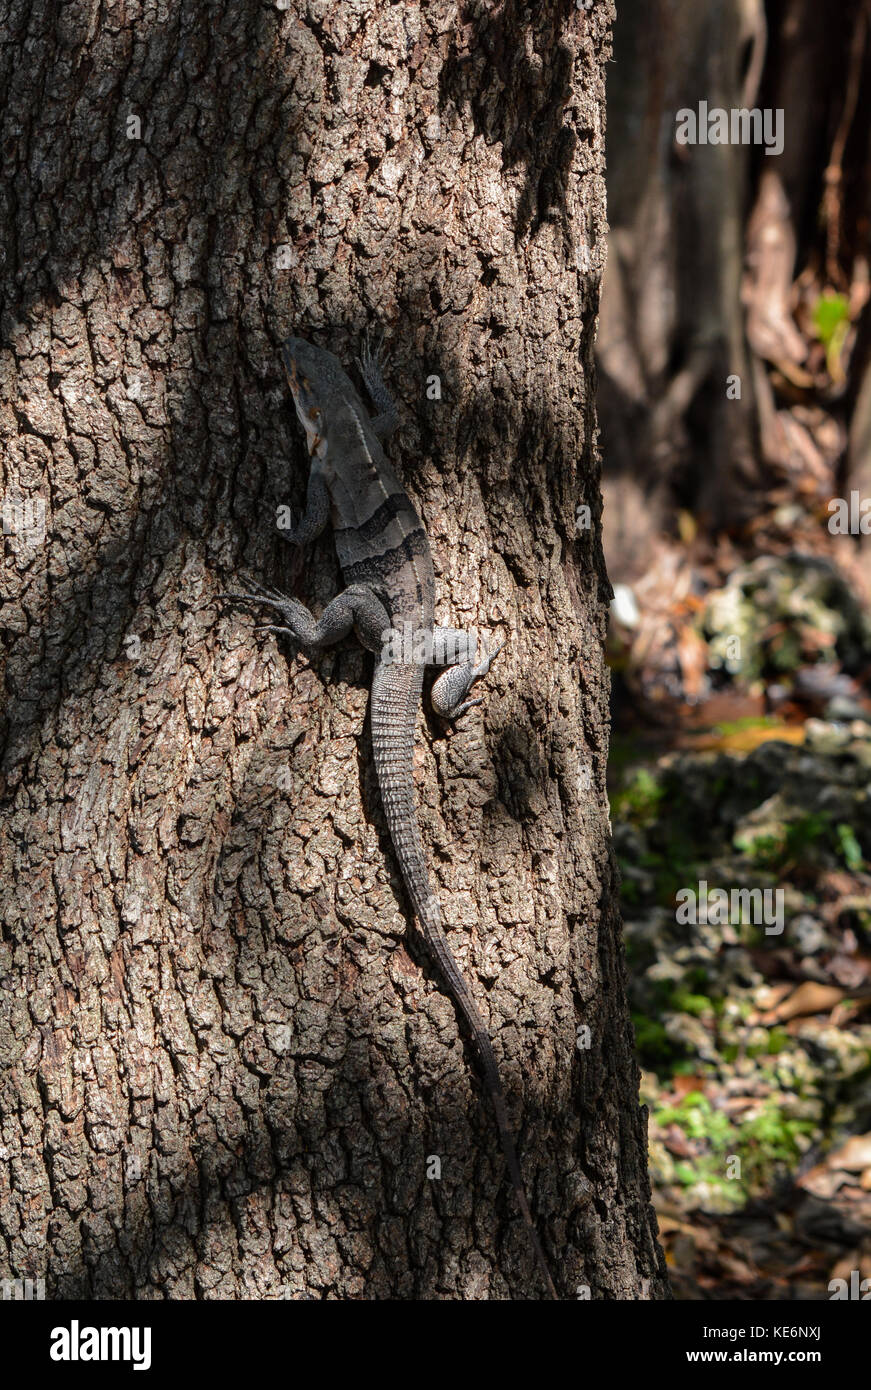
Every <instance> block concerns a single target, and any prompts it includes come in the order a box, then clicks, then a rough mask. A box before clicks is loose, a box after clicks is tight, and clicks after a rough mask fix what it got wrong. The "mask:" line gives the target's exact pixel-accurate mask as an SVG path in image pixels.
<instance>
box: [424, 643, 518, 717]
mask: <svg viewBox="0 0 871 1390" xmlns="http://www.w3.org/2000/svg"><path fill="white" fill-rule="evenodd" d="M504 645H505V643H504V642H500V643H499V646H498V647H494V648H493V650H492V651H491V652H488V653H487V655H486V656H484V657H483V658H482V659H481V660H480V661H476V660H475V656H476V643H475V637H474V634H472V633H466V632H462V631H457V630H455V629H453V628H436V629H435V631H434V633H433V664H434V665H447V670H445V671H443V672H442V674H441V675H440V676H439V677H438V679H437V680H436V681H435V682H434V683H433V687H432V692H431V694H430V703H431V704H432V707H433V710H434V711H435V713H436V714H437V715H439V716H440V717H441V718H442V719H449V720H452V719H459V717H460V715H462V714H465V713H466V711H467V710H470V709H472V708H473V706H474V705H480V704H482V703H483V701H481V700H467V699H466V696H467V695H468V693H469V691H470V690H471V688H472V686H473V685H474V684H475V681H478V680H480V679H481V677H482V676H486V674H487V672H488V671H489V670H490V667H491V666H492V664H493V662H494V661H495V660H496V657H497V656H498V655H499V653H500V652H501V650H502V648H503V647H504ZM449 662H450V663H452V664H448V663H449Z"/></svg>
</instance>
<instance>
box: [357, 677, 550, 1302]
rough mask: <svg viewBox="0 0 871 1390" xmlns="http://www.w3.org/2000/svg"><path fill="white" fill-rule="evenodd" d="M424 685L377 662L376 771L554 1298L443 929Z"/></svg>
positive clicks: (484, 1050)
mask: <svg viewBox="0 0 871 1390" xmlns="http://www.w3.org/2000/svg"><path fill="white" fill-rule="evenodd" d="M422 686H423V667H422V666H419V665H416V664H414V663H400V662H397V663H383V662H379V663H377V664H376V667H375V675H374V678H373V681H372V705H371V712H372V748H373V753H374V758H375V770H376V773H377V776H378V785H379V787H380V790H381V800H382V803H383V806H384V815H385V817H386V820H387V825H388V828H389V830H390V837H391V839H392V841H393V847H394V849H395V851H396V857H397V859H398V860H399V867H400V869H401V871H402V877H403V879H404V881H405V886H406V889H407V891H408V895H409V897H410V898H411V903H412V906H413V908H414V911H415V914H416V915H417V918H418V920H419V921H420V924H421V927H422V929H423V934H424V938H425V940H426V943H427V945H428V946H429V949H430V951H431V952H432V954H433V956H434V957H435V959H436V961H437V963H438V966H439V969H440V970H441V973H442V975H443V976H444V979H445V982H446V983H447V986H448V989H449V990H450V992H451V995H452V996H453V999H454V1002H455V1004H456V1006H457V1008H458V1009H459V1011H460V1014H461V1016H462V1019H463V1021H464V1022H465V1025H466V1028H467V1029H468V1031H469V1033H470V1034H471V1039H472V1042H473V1044H474V1047H475V1050H476V1052H477V1054H478V1058H479V1061H480V1064H481V1070H482V1072H483V1076H484V1084H485V1086H486V1088H487V1091H488V1092H489V1095H490V1099H491V1101H492V1102H493V1109H494V1111H495V1113H496V1125H497V1128H498V1130H499V1138H500V1140H501V1142H502V1151H503V1153H504V1154H505V1161H506V1163H507V1164H508V1172H509V1174H510V1176H511V1182H512V1185H513V1187H514V1191H515V1193H516V1195H517V1202H518V1205H519V1207H520V1210H521V1213H522V1215H523V1219H524V1221H525V1223H526V1226H527V1229H528V1231H529V1235H530V1239H531V1240H532V1244H533V1248H534V1250H535V1255H536V1259H537V1260H538V1264H539V1267H540V1269H541V1272H542V1275H543V1276H544V1280H545V1283H546V1285H547V1290H548V1293H549V1294H550V1296H551V1298H557V1296H558V1295H557V1292H556V1289H555V1287H554V1282H553V1279H552V1277H551V1273H550V1270H549V1269H548V1265H547V1260H546V1259H545V1256H544V1251H543V1250H542V1248H541V1242H540V1241H539V1239H538V1232H537V1231H536V1229H535V1223H534V1221H533V1219H532V1212H531V1211H530V1209H529V1203H528V1202H527V1200H526V1192H525V1190H524V1187H523V1178H522V1177H521V1173H520V1164H519V1163H518V1161H517V1151H516V1150H515V1148H514V1140H513V1139H512V1137H511V1130H510V1128H509V1125H508V1112H507V1109H506V1106H505V1094H504V1092H503V1090H502V1082H501V1079H500V1076H499V1068H498V1066H497V1063H496V1056H495V1053H494V1052H493V1046H492V1044H491V1042H490V1036H489V1034H488V1032H487V1029H486V1028H485V1027H484V1022H483V1020H482V1018H481V1015H480V1014H479V1013H478V1009H477V1006H476V1004H475V1001H474V999H473V998H472V994H471V992H470V990H469V986H468V985H467V984H466V981H465V980H464V978H463V976H462V974H461V973H460V970H459V967H458V966H457V963H456V961H455V960H454V958H453V956H452V955H451V951H450V947H449V946H448V943H447V941H446V939H445V934H444V930H443V928H442V915H441V908H440V905H439V900H438V898H437V897H436V896H435V894H434V893H433V892H432V889H431V888H430V883H429V875H428V873H427V868H426V860H425V858H424V852H423V844H422V842H421V838H420V828H419V826H418V821H417V808H416V805H415V799H414V779H413V776H412V765H413V764H412V759H413V751H414V731H415V725H416V723H417V711H418V707H419V704H420V695H421V689H422Z"/></svg>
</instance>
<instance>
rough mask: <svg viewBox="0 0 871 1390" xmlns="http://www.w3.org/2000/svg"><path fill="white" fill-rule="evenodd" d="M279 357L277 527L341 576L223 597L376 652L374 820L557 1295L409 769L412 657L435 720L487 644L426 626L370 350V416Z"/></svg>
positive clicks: (287, 349) (327, 371)
mask: <svg viewBox="0 0 871 1390" xmlns="http://www.w3.org/2000/svg"><path fill="white" fill-rule="evenodd" d="M282 355H283V358H284V365H285V369H286V371H287V376H288V380H289V382H290V389H291V392H292V394H293V400H294V403H295V405H296V412H297V415H298V416H299V419H300V422H301V424H302V426H303V428H304V429H305V432H306V438H307V441H308V446H309V452H310V454H311V460H312V463H311V472H310V474H309V481H308V495H307V499H306V509H305V513H304V515H303V517H302V519H301V520H300V522H299V525H298V526H297V527H296V529H295V530H294V531H291V532H284V533H283V534H284V535H285V536H286V538H287V539H288V540H290V541H292V542H293V543H295V544H296V545H303V544H305V543H306V542H308V541H312V540H314V539H315V537H317V536H319V535H320V534H321V532H322V531H323V530H324V528H325V526H326V524H327V522H328V521H329V520H331V521H332V525H333V530H334V532H335V542H336V550H337V552H338V557H339V563H340V564H341V567H342V573H343V575H344V578H345V580H346V582H347V585H348V587H347V588H346V589H345V590H344V592H343V593H341V594H339V595H338V597H337V598H334V599H333V601H332V602H331V603H330V604H328V606H327V608H326V609H325V611H324V613H323V616H322V617H321V618H320V619H315V618H314V617H313V615H312V614H311V613H310V612H309V611H308V609H307V608H304V607H303V605H302V604H301V603H298V602H297V601H296V600H295V599H293V598H287V597H285V596H283V595H280V594H276V593H275V592H274V591H270V590H266V589H258V590H257V591H256V592H252V593H248V594H233V595H226V597H228V598H231V597H232V598H235V599H246V600H250V601H254V602H257V603H264V604H268V605H270V606H271V607H272V608H274V609H275V610H276V611H277V612H278V614H279V615H280V618H281V625H279V624H274V625H273V624H269V625H266V628H265V630H266V631H270V632H276V633H283V634H285V635H288V636H290V637H292V638H293V639H294V640H295V641H296V642H298V643H299V644H300V645H301V646H302V647H304V648H308V649H309V650H312V649H316V648H321V647H326V646H329V645H330V644H331V643H334V642H338V641H340V640H341V639H342V638H343V637H345V636H347V634H348V633H349V632H350V630H351V628H354V629H355V630H356V632H357V635H358V637H359V639H360V641H361V642H362V643H363V645H364V646H366V647H368V648H369V650H370V651H372V652H374V653H375V654H376V657H377V658H378V659H377V660H376V663H375V673H374V676H373V679H372V693H371V701H370V713H371V720H372V747H373V751H374V757H375V768H376V772H377V776H378V785H379V787H380V791H381V799H382V802H383V805H384V814H385V817H386V820H387V825H388V828H389V830H390V835H391V838H392V841H393V846H394V849H395V851H396V857H397V859H398V860H399V866H400V869H401V871H402V877H403V879H404V881H405V885H406V888H407V891H408V895H409V897H410V899H411V903H412V906H413V908H414V911H415V914H416V915H417V918H418V920H419V922H420V924H421V927H422V929H423V935H424V938H425V940H426V942H427V945H428V947H429V949H430V951H431V952H432V954H433V956H434V957H435V959H436V962H437V963H438V966H439V969H440V970H441V973H442V975H443V976H444V979H445V983H446V984H447V986H448V989H449V990H450V992H451V995H452V996H453V999H454V1001H455V1004H456V1006H457V1008H458V1010H459V1012H460V1015H461V1017H462V1020H463V1022H464V1023H465V1025H466V1028H467V1029H468V1031H469V1033H470V1034H471V1039H472V1042H473V1044H474V1047H475V1050H476V1052H477V1054H478V1058H479V1061H480V1064H481V1069H482V1071H483V1075H484V1080H485V1083H486V1086H487V1090H488V1091H489V1093H490V1097H491V1099H492V1102H493V1108H494V1110H495V1112H496V1123H497V1125H498V1127H499V1135H500V1138H501V1141H502V1148H503V1150H504V1153H505V1158H506V1161H507V1164H508V1170H509V1173H510V1174H511V1181H512V1183H513V1185H514V1190H515V1192H516V1194H517V1201H518V1203H519V1205H520V1210H521V1212H522V1213H523V1217H524V1220H525V1222H526V1225H527V1227H528V1229H529V1234H530V1236H531V1239H532V1242H533V1245H534V1247H535V1253H536V1257H537V1259H538V1263H539V1265H540V1266H541V1271H542V1274H543V1275H544V1278H545V1281H546V1283H547V1288H548V1292H549V1294H550V1295H551V1297H553V1298H556V1296H557V1295H556V1291H555V1289H554V1285H553V1280H552V1279H551V1275H550V1271H549V1270H548V1267H547V1262H546V1260H545V1257H544V1253H543V1251H542V1248H541V1245H540V1243H539V1239H538V1235H537V1234H536V1230H535V1226H534V1224H533V1220H532V1214H531V1212H530V1210H529V1204H528V1202H527V1200H526V1193H525V1191H524V1188H523V1180H522V1178H521V1175H520V1166H519V1164H518V1162H517V1154H516V1152H515V1149H514V1142H513V1139H512V1137H511V1131H510V1129H509V1125H508V1116H507V1112H506V1107H505V1097H504V1094H503V1091H502V1084H501V1081H500V1078H499V1070H498V1067H497V1065H496V1058H495V1055H494V1053H493V1048H492V1045H491V1043H490V1038H489V1036H488V1033H487V1030H486V1028H485V1027H484V1023H483V1021H482V1019H481V1016H480V1014H479V1013H478V1009H477V1007H476V1005H475V1001H474V999H473V997H472V993H471V991H470V989H469V986H468V985H467V983H466V981H465V980H464V978H463V976H462V974H461V973H460V970H459V968H458V966H457V963H456V961H455V960H454V958H453V956H452V954H451V951H450V948H449V946H448V943H447V941H446V939H445V935H444V931H443V929H442V917H441V911H440V908H439V901H438V898H437V897H436V895H435V894H434V893H433V891H432V889H431V887H430V883H429V876H428V874H427V868H426V860H425V858H424V852H423V845H422V842H421V838H420V829H419V827H418V821H417V812H416V809H415V800H414V783H413V779H412V753H413V743H414V733H415V724H416V721H417V712H418V706H419V703H420V696H421V689H422V685H423V675H424V665H425V664H431V665H434V666H445V667H446V669H445V670H444V671H443V672H442V674H441V675H440V676H439V677H438V679H437V680H436V681H435V683H434V685H433V688H432V705H433V708H434V710H435V712H436V713H437V714H439V715H441V716H442V718H444V719H456V718H457V717H458V716H459V715H461V714H463V713H465V711H466V710H467V709H469V708H470V707H471V706H472V705H476V704H480V703H481V701H480V700H469V699H467V698H466V697H467V695H468V693H469V690H470V688H471V686H472V685H473V683H474V682H475V681H476V680H478V679H479V677H481V676H483V675H485V674H486V672H487V671H488V670H489V669H490V664H491V662H492V661H493V659H494V657H495V656H496V655H497V653H498V651H499V648H496V650H495V651H493V652H491V653H490V654H489V655H487V656H485V657H484V658H483V660H480V661H477V660H476V645H475V639H474V637H473V636H471V635H470V634H467V633H465V632H462V631H459V630H456V629H453V628H441V627H434V626H433V606H434V598H435V584H434V579H433V567H432V558H431V555H430V548H429V542H428V540H427V537H426V532H425V531H424V529H423V526H422V525H421V522H420V518H419V517H418V515H417V513H416V511H415V509H414V507H413V506H412V504H411V502H410V500H409V498H408V497H407V496H406V494H405V491H404V489H403V487H402V485H401V484H400V482H399V479H398V478H397V477H396V474H395V473H394V472H393V470H392V468H391V467H390V465H389V463H388V462H387V459H386V458H385V456H384V451H383V449H382V447H381V443H380V440H381V439H386V438H387V436H388V435H389V434H390V433H392V431H393V429H394V428H395V426H396V423H397V415H396V409H395V406H394V405H393V402H392V400H391V398H390V396H389V394H388V392H387V389H386V387H385V386H384V382H383V380H382V377H381V372H380V368H379V364H378V359H377V355H375V354H372V353H370V351H369V350H368V348H367V349H365V350H364V353H363V360H362V361H361V362H360V364H359V365H360V368H361V371H362V373H363V377H364V380H365V382H366V387H367V390H368V391H369V394H370V396H371V397H372V400H373V402H374V404H375V406H376V408H377V409H378V411H379V412H380V413H379V414H378V415H377V416H376V417H375V418H374V419H370V418H369V415H368V413H367V411H366V409H365V407H364V406H363V404H362V402H361V400H360V397H359V396H358V394H357V392H356V390H355V389H354V386H353V385H352V383H351V381H350V379H349V377H348V376H347V374H346V373H345V372H344V371H343V369H342V366H341V364H340V362H339V361H338V359H337V358H336V357H334V356H333V354H332V353H331V352H325V351H324V350H323V349H321V348H317V347H314V346H313V345H312V344H311V343H307V342H305V341H304V340H303V339H301V338H288V340H287V342H286V343H285V344H284V346H283V349H282ZM409 631H411V632H412V633H413V636H414V641H413V643H412V644H411V648H410V650H409V644H408V643H407V642H406V643H405V644H404V646H402V647H401V650H402V659H396V654H395V652H391V651H389V650H388V648H389V640H388V639H389V637H390V635H391V634H394V637H395V634H396V633H399V632H404V633H405V634H408V633H409ZM421 653H423V655H421ZM449 663H454V664H449Z"/></svg>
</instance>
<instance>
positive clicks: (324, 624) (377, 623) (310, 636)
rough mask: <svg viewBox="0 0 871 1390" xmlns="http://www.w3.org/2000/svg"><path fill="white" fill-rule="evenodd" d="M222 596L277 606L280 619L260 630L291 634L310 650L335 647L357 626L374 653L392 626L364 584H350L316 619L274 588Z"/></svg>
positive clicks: (300, 604) (356, 628) (302, 605)
mask: <svg viewBox="0 0 871 1390" xmlns="http://www.w3.org/2000/svg"><path fill="white" fill-rule="evenodd" d="M219 597H221V598H228V599H234V600H236V601H237V602H245V603H262V604H265V605H266V606H267V607H269V608H274V609H275V610H276V613H277V614H278V616H279V618H280V619H281V622H280V623H264V624H263V625H262V626H261V627H259V628H258V629H257V631H258V632H275V633H277V634H278V635H279V636H282V637H292V638H293V640H294V641H295V642H298V643H299V645H300V646H301V647H305V648H307V649H308V650H310V651H319V650H321V649H322V648H324V647H332V646H335V644H336V642H341V640H342V638H343V637H347V635H348V633H349V632H350V631H351V629H352V628H354V629H355V630H356V632H357V636H358V637H359V638H360V641H361V642H362V644H363V646H364V647H366V648H368V650H369V651H371V652H380V651H381V649H382V647H383V644H384V638H385V633H386V632H387V631H388V630H389V628H390V619H389V618H388V616H387V609H386V608H385V607H384V605H383V603H382V602H381V600H380V599H379V598H377V597H376V595H375V594H374V593H373V591H372V590H371V589H367V588H366V586H365V585H364V584H351V585H349V587H348V588H347V589H344V590H343V591H342V593H340V594H337V595H336V597H335V598H334V599H333V600H332V601H331V602H330V603H328V604H327V606H326V608H325V609H324V611H323V613H322V615H321V616H320V618H316V617H315V616H314V614H313V613H311V612H310V611H309V610H308V608H306V607H305V605H304V604H302V603H299V602H298V600H297V599H295V598H288V597H286V595H284V594H279V593H277V592H276V591H275V590H274V589H261V588H258V589H256V590H253V591H252V592H250V593H244V594H221V595H220V596H219Z"/></svg>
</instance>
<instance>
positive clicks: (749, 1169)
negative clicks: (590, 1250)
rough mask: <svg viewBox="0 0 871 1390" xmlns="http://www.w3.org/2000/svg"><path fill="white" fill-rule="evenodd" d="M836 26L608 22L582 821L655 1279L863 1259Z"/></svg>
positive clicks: (864, 752)
mask: <svg viewBox="0 0 871 1390" xmlns="http://www.w3.org/2000/svg"><path fill="white" fill-rule="evenodd" d="M869 21H871V6H869V4H868V0H831V3H828V4H825V5H821V4H820V3H819V0H768V2H767V3H765V2H764V0H717V3H708V4H705V5H699V4H697V3H694V2H693V0H652V3H651V2H650V0H623V3H622V4H620V5H619V7H618V17H617V23H616V26H615V33H614V59H615V61H614V63H613V65H612V67H611V69H610V73H609V89H608V137H607V157H608V201H609V219H610V223H611V234H610V240H609V255H608V264H607V269H606V272H605V278H604V285H603V295H602V308H601V318H600V332H599V339H598V363H599V374H600V381H599V414H600V424H601V448H602V453H603V460H604V484H603V490H604V494H605V513H604V518H605V520H604V526H605V548H606V554H607V558H608V566H609V573H610V575H611V579H612V582H613V583H614V586H615V599H614V603H613V605H612V623H611V635H610V643H611V663H612V669H613V672H614V677H615V680H614V716H615V729H616V733H615V739H614V745H613V754H612V809H613V814H614V824H615V837H616V842H617V848H618V854H619V857H620V861H621V865H622V870H623V880H624V881H623V896H624V910H625V914H626V922H627V944H628V952H629V959H630V967H631V975H632V982H633V983H632V989H633V992H634V1006H635V1020H636V1030H637V1036H638V1044H639V1050H640V1053H641V1058H642V1063H643V1065H644V1068H645V1083H644V1084H645V1093H646V1098H647V1100H648V1101H649V1103H650V1106H651V1157H652V1172H653V1178H654V1185H655V1189H656V1205H657V1209H658V1213H659V1220H660V1227H661V1232H662V1235H663V1239H664V1241H665V1244H666V1249H667V1253H668V1259H669V1262H670V1265H671V1269H672V1276H673V1281H674V1285H675V1289H676V1292H677V1293H678V1295H679V1296H683V1297H693V1298H694V1297H724V1296H725V1297H728V1296H737V1297H742V1296H743V1297H754V1298H758V1297H763V1298H791V1297H804V1298H828V1297H829V1296H830V1289H829V1285H830V1281H831V1280H832V1279H833V1278H838V1277H843V1275H844V1272H845V1271H846V1274H847V1277H849V1273H850V1271H851V1270H853V1269H858V1270H859V1271H860V1272H861V1274H862V1275H863V1277H867V1276H869V1275H871V1243H869V1239H868V1230H869V1226H871V1200H869V1192H871V1133H869V1131H871V1026H869V1023H868V1018H869V1013H868V1004H869V994H871V988H869V977H871V876H869V873H868V864H869V861H871V810H869V799H868V790H867V784H868V770H869V767H871V736H869V735H871V701H869V698H868V683H869V675H871V624H869V616H868V613H869V597H871V568H869V564H868V540H867V537H866V536H864V535H863V534H862V533H861V529H860V527H859V525H858V524H855V523H857V522H858V521H859V520H860V518H861V515H863V514H862V513H861V512H860V510H859V509H860V508H861V504H862V501H863V499H868V507H869V508H871V309H869V304H868V299H869V234H868V233H869V199H871V139H869V131H871V121H869V83H868V76H869V65H871V22H869ZM700 102H706V103H707V105H708V108H709V109H711V108H715V107H719V108H724V109H725V110H727V111H731V110H732V109H734V108H738V109H740V108H752V107H754V106H755V107H759V108H762V109H769V110H772V111H778V110H780V111H782V113H783V146H782V150H780V151H779V152H778V153H767V152H766V150H765V148H764V147H763V146H761V145H759V144H755V145H754V144H737V143H736V144H711V143H707V144H702V143H698V144H681V143H679V142H678V140H677V139H676V134H677V128H678V123H677V119H676V117H677V113H678V112H679V111H680V110H681V109H682V108H689V109H691V110H693V111H698V108H699V103H700ZM851 494H854V496H853V520H854V525H853V528H852V532H851V533H848V534H840V533H839V531H838V528H837V527H836V525H835V524H834V521H835V519H834V512H835V509H836V508H837V507H840V508H842V509H846V510H847V511H849V506H850V502H851ZM703 883H704V884H707V885H708V886H709V887H710V888H711V889H713V888H714V887H721V888H725V889H726V890H727V891H729V890H732V889H735V888H738V889H744V890H750V889H752V888H757V889H760V890H763V891H764V890H766V889H767V890H769V891H770V892H771V893H779V894H781V895H782V898H781V901H782V903H783V905H784V919H785V920H784V929H783V931H782V932H770V931H766V928H765V925H764V924H763V923H762V922H760V921H759V920H758V919H757V920H748V919H747V915H746V914H744V915H742V914H738V916H737V917H736V916H734V915H733V916H731V918H730V920H729V921H728V922H724V923H718V922H716V921H713V922H706V921H705V920H704V914H703V913H702V912H701V911H700V913H699V918H698V921H697V922H695V923H693V924H683V925H682V924H681V923H679V922H678V920H677V914H676V910H675V905H676V902H677V901H678V898H677V895H678V894H679V893H681V891H682V890H686V889H691V890H693V891H694V892H695V893H696V895H697V897H698V898H699V900H701V898H702V896H703V893H704V890H703V889H702V887H701V885H702V884H703ZM750 915H751V916H752V914H750Z"/></svg>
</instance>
